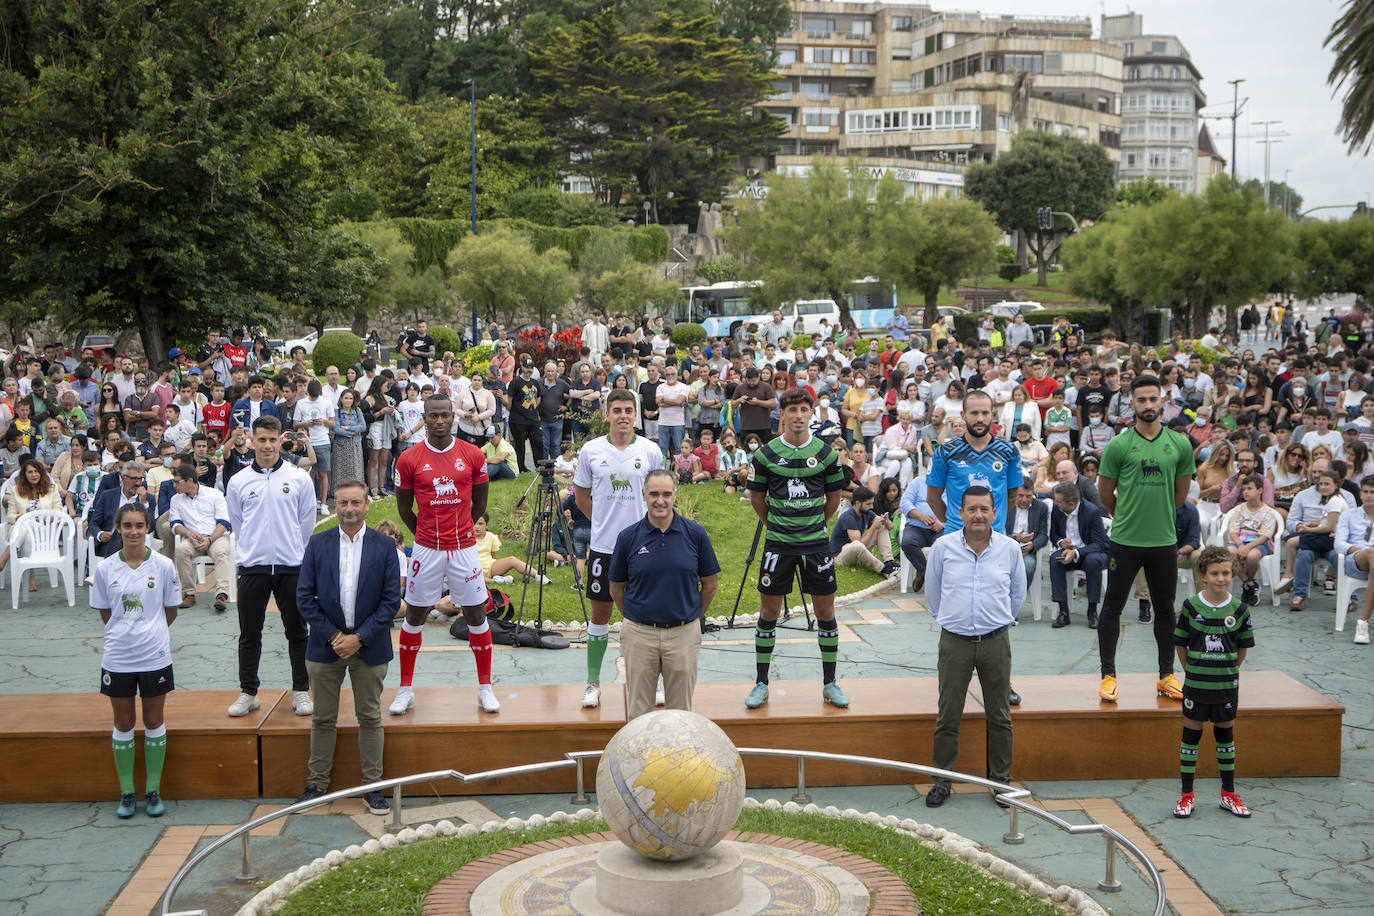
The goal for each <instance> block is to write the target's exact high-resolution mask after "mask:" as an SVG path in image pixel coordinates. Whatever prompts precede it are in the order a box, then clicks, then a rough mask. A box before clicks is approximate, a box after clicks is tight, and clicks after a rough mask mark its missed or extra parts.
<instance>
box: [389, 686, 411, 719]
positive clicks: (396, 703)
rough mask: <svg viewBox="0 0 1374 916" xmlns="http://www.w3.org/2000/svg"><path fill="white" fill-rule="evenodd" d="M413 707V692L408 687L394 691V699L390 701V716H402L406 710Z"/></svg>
mask: <svg viewBox="0 0 1374 916" xmlns="http://www.w3.org/2000/svg"><path fill="white" fill-rule="evenodd" d="M414 705H415V690H414V689H413V688H410V687H402V688H401V689H400V690H398V691H396V699H394V700H392V701H391V707H390V709H391V714H392V715H393V716H403V715H405V714H406V710H407V709H410V708H411V707H412V706H414Z"/></svg>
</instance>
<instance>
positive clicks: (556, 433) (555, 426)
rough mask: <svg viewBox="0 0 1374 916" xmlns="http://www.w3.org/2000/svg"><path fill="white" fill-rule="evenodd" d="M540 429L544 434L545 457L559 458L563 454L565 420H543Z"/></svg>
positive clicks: (540, 422)
mask: <svg viewBox="0 0 1374 916" xmlns="http://www.w3.org/2000/svg"><path fill="white" fill-rule="evenodd" d="M539 429H540V430H541V431H542V432H543V433H544V457H545V458H557V457H558V456H559V455H561V454H563V420H562V418H559V419H557V420H552V421H550V420H541V421H539Z"/></svg>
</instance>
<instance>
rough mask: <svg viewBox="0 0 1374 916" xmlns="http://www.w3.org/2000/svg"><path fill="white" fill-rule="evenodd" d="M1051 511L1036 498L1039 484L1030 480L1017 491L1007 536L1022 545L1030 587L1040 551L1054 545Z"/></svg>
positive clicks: (1023, 560) (1008, 523)
mask: <svg viewBox="0 0 1374 916" xmlns="http://www.w3.org/2000/svg"><path fill="white" fill-rule="evenodd" d="M1049 532H1050V508H1049V506H1047V505H1045V504H1044V503H1042V502H1041V501H1040V500H1038V499H1036V498H1035V481H1034V479H1033V478H1029V477H1028V478H1026V482H1025V483H1023V484H1021V488H1020V489H1019V490H1017V491H1016V500H1015V501H1014V502H1013V503H1012V505H1011V506H1010V507H1009V508H1008V509H1007V530H1006V535H1007V537H1009V538H1011V539H1012V540H1014V541H1016V543H1017V544H1020V545H1021V562H1022V563H1023V564H1025V567H1026V587H1027V588H1029V587H1030V581H1031V579H1033V578H1035V564H1036V562H1037V558H1038V556H1039V554H1040V551H1041V550H1043V549H1044V547H1045V545H1046V544H1048V543H1049V542H1050V533H1049Z"/></svg>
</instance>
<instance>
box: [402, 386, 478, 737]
mask: <svg viewBox="0 0 1374 916" xmlns="http://www.w3.org/2000/svg"><path fill="white" fill-rule="evenodd" d="M424 422H425V438H424V440H423V441H421V442H418V443H416V444H415V445H412V446H411V447H410V448H408V449H406V451H405V452H404V453H403V454H402V455H401V457H400V458H398V459H397V461H396V476H397V489H396V510H397V513H398V514H399V515H400V517H401V522H402V523H403V524H404V525H405V526H406V527H407V528H409V529H410V531H411V533H412V534H414V536H415V546H414V547H413V548H411V557H410V563H409V566H408V567H407V569H406V596H405V597H406V619H405V623H404V624H402V625H401V634H400V640H399V641H400V659H401V688H400V690H398V691H397V692H396V698H395V699H394V700H393V701H392V703H391V706H390V710H391V714H392V715H395V716H399V715H404V714H405V712H406V710H408V709H410V708H411V707H413V706H414V705H415V692H414V690H413V689H412V685H413V680H414V677H415V660H416V656H417V655H418V654H419V651H420V644H421V633H422V628H423V626H424V623H425V620H426V618H428V617H429V612H430V611H431V610H432V609H433V608H434V605H436V604H438V602H439V598H440V596H441V595H442V594H443V589H444V584H445V582H447V584H448V589H449V596H450V597H451V598H452V599H453V603H454V605H455V606H457V607H461V608H462V610H463V616H464V618H466V620H467V623H468V645H469V646H470V647H471V649H472V652H473V655H474V657H475V658H476V661H477V702H478V704H479V705H480V706H481V707H482V709H483V710H485V711H486V712H497V711H499V710H500V708H501V704H500V703H499V702H498V701H497V699H496V694H495V692H494V691H493V690H492V686H491V627H490V625H489V624H488V623H487V613H486V609H487V586H486V583H485V582H484V581H483V579H482V563H481V559H480V558H479V556H478V553H477V544H476V540H475V538H474V536H473V530H472V522H473V519H474V518H477V517H480V516H481V514H482V513H483V512H485V511H486V509H487V464H486V458H485V457H484V456H483V454H482V452H481V450H480V449H478V448H477V447H476V446H474V445H472V444H470V443H467V442H464V441H462V440H461V439H457V438H455V437H454V435H453V402H452V401H451V400H449V398H448V397H446V396H444V395H431V396H430V397H429V398H427V399H426V400H425V413H424Z"/></svg>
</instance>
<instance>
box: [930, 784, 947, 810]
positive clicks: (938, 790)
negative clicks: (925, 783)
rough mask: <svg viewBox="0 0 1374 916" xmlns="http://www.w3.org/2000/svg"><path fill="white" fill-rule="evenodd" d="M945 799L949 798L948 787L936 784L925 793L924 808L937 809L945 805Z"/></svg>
mask: <svg viewBox="0 0 1374 916" xmlns="http://www.w3.org/2000/svg"><path fill="white" fill-rule="evenodd" d="M947 798H949V787H948V786H942V785H939V784H938V783H937V784H936V785H934V786H932V787H931V789H930V791H929V792H927V793H926V807H927V808H938V807H940V806H941V805H943V804H944V803H945V799H947Z"/></svg>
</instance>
